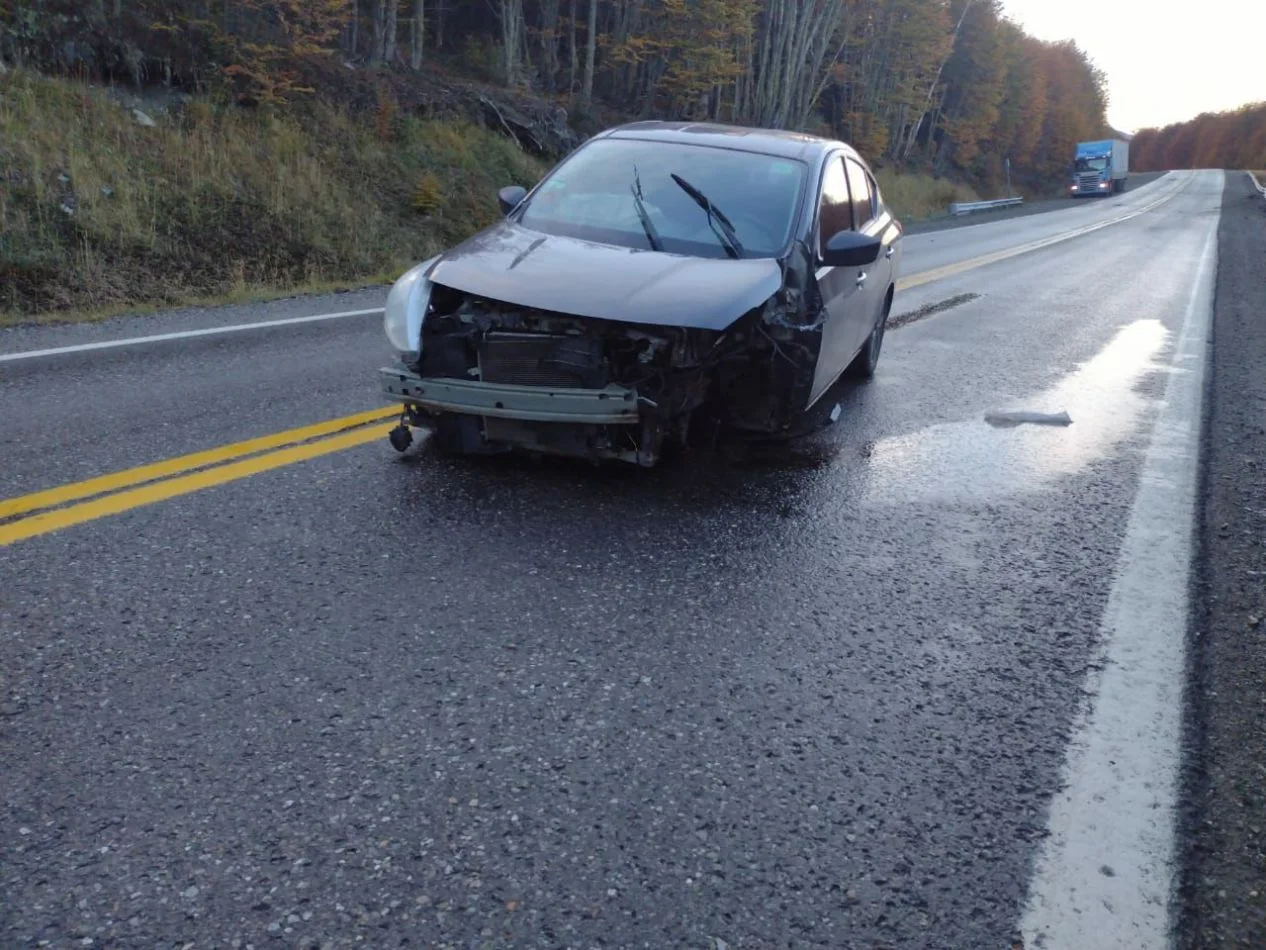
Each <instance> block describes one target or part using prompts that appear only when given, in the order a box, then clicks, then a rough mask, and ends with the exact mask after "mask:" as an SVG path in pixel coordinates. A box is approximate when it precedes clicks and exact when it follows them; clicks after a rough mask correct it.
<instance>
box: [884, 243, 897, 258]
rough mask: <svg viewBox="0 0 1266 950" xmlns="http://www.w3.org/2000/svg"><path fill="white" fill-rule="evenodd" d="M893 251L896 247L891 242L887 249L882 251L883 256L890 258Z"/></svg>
mask: <svg viewBox="0 0 1266 950" xmlns="http://www.w3.org/2000/svg"><path fill="white" fill-rule="evenodd" d="M895 251H896V248H894V247H893V246H892V245H891V244H889V245H888V250H887V251H886V252H885V253H884V257H886V258H888V259H889V260H892V255H893V253H895Z"/></svg>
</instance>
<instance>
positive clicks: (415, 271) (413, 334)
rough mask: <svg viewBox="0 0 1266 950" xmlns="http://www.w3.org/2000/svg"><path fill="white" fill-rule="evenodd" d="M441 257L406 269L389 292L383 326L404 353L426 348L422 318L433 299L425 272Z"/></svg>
mask: <svg viewBox="0 0 1266 950" xmlns="http://www.w3.org/2000/svg"><path fill="white" fill-rule="evenodd" d="M437 260H439V256H438V255H437V256H436V257H432V258H431V259H430V260H427V261H423V262H422V263H421V264H418V265H417V266H416V267H413V268H411V269H410V270H408V271H405V273H404V274H403V275H402V276H401V277H400V279H399V280H397V281H396V282H395V283H394V284H393V285H392V287H391V292H390V293H389V294H387V307H386V310H384V312H383V317H382V328H383V332H385V333H386V334H387V340H388V341H389V342H390V343H391V345H392V346H393V347H395V348H396V349H397V350H398V351H399V352H401V353H404V354H417V353H420V352H422V320H423V318H424V317H425V316H426V309H427V307H428V306H429V305H430V303H431V282H430V281H429V280H427V279H426V276H425V275H426V271H427V269H428V268H429V267H430V266H431V265H432V264H434V263H435V262H436V261H437Z"/></svg>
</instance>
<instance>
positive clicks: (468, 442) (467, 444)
mask: <svg viewBox="0 0 1266 950" xmlns="http://www.w3.org/2000/svg"><path fill="white" fill-rule="evenodd" d="M431 443H432V445H434V447H435V449H436V451H437V452H439V453H440V454H441V455H449V456H462V455H495V454H497V453H498V452H500V451H501V449H499V448H498V447H496V446H492V445H489V443H488V442H487V441H486V440H485V439H484V436H483V432H482V431H481V427H480V421H479V417H478V416H468V415H462V414H458V413H445V414H444V415H442V416H439V417H438V418H437V419H436V420H435V428H434V435H433V436H432V438H431Z"/></svg>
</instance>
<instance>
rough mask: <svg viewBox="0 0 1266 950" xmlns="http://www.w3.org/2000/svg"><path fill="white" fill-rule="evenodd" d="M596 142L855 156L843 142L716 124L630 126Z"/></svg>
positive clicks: (609, 131) (811, 156) (805, 156)
mask: <svg viewBox="0 0 1266 950" xmlns="http://www.w3.org/2000/svg"><path fill="white" fill-rule="evenodd" d="M596 138H615V139H642V140H643V141H652V142H676V143H680V144H683V145H706V146H712V147H714V148H731V149H737V150H739V151H744V152H759V153H761V154H764V155H776V156H778V157H779V158H796V159H800V160H801V161H811V160H812V159H814V158H817V157H820V156H822V155H824V154H825V153H826V152H828V151H830V150H832V149H837V148H841V147H842V148H846V149H848V151H849V152H853V150H852V149H851V148H848V146H847V145H845V144H844V143H843V142H837V141H833V140H832V139H826V138H822V137H820V136H817V135H809V134H807V133H804V132H787V131H784V130H781V129H757V128H749V127H747V126H741V125H723V124H720V123H714V122H658V121H647V122H630V123H628V124H626V125H618V126H616V127H615V128H612V129H607V130H606V131H605V132H602V133H600V134H599V135H598V136H596ZM854 154H855V153H854Z"/></svg>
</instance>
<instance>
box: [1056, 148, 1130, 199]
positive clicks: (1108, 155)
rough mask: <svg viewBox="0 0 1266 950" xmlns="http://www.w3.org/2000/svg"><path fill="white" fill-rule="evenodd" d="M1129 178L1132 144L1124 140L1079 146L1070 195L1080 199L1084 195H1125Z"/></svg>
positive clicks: (1070, 184)
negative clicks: (1121, 192) (1122, 192)
mask: <svg viewBox="0 0 1266 950" xmlns="http://www.w3.org/2000/svg"><path fill="white" fill-rule="evenodd" d="M1129 174H1130V143H1129V142H1126V141H1124V140H1122V139H1101V140H1099V141H1097V142H1078V143H1077V153H1076V156H1075V158H1074V160H1073V174H1072V181H1071V182H1070V183H1069V186H1068V193H1069V194H1070V195H1072V197H1074V198H1080V197H1081V196H1082V195H1111V194H1115V193H1116V192H1119V191H1125V182H1126V179H1127V178H1128V177H1129Z"/></svg>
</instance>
